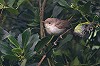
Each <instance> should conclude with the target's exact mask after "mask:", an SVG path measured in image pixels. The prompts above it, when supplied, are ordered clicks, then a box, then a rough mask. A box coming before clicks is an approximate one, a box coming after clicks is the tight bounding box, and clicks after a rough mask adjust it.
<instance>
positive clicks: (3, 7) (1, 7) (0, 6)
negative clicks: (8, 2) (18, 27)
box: [0, 3, 8, 9]
mask: <svg viewBox="0 0 100 66" xmlns="http://www.w3.org/2000/svg"><path fill="white" fill-rule="evenodd" d="M5 8H8V7H6V6H4V5H3V4H1V3H0V9H5Z"/></svg>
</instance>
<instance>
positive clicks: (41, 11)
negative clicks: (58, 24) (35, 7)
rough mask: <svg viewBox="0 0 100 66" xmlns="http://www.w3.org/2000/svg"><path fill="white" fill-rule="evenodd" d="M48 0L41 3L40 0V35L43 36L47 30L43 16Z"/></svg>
mask: <svg viewBox="0 0 100 66" xmlns="http://www.w3.org/2000/svg"><path fill="white" fill-rule="evenodd" d="M45 4H46V0H43V3H41V0H39V8H40V36H41V38H43V37H45V31H44V26H43V23H42V21H43V17H44V8H45Z"/></svg>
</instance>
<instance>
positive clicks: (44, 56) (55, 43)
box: [37, 28, 71, 66]
mask: <svg viewBox="0 0 100 66" xmlns="http://www.w3.org/2000/svg"><path fill="white" fill-rule="evenodd" d="M70 30H71V28H70V29H68V30H67V31H65V32H64V33H62V34H61V35H60V36H59V37H58V38H57V39H56V41H55V42H54V44H53V45H52V47H51V48H50V50H48V51H47V52H46V54H45V55H43V57H42V59H41V60H40V62H39V63H38V65H37V66H40V65H41V63H42V62H43V60H44V59H45V58H46V56H47V54H48V53H49V52H50V51H51V50H52V48H54V47H55V46H56V45H57V41H58V40H59V39H60V38H61V37H62V36H63V35H64V34H66V33H67V32H68V31H70ZM53 37H54V36H52V38H51V39H50V41H49V43H50V42H51V40H52V39H53ZM47 44H48V43H47Z"/></svg>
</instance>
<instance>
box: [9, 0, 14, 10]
mask: <svg viewBox="0 0 100 66" xmlns="http://www.w3.org/2000/svg"><path fill="white" fill-rule="evenodd" d="M14 2H15V0H9V1H8V3H7V4H8V6H9V7H11V8H13V4H14Z"/></svg>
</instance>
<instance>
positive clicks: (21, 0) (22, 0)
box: [17, 0, 25, 7]
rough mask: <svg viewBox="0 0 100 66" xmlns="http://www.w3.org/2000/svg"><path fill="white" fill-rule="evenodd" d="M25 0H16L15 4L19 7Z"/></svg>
mask: <svg viewBox="0 0 100 66" xmlns="http://www.w3.org/2000/svg"><path fill="white" fill-rule="evenodd" d="M24 1H25V0H18V2H17V6H18V7H19V6H20V5H21V4H22V3H23V2H24Z"/></svg>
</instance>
